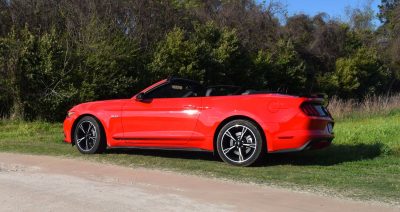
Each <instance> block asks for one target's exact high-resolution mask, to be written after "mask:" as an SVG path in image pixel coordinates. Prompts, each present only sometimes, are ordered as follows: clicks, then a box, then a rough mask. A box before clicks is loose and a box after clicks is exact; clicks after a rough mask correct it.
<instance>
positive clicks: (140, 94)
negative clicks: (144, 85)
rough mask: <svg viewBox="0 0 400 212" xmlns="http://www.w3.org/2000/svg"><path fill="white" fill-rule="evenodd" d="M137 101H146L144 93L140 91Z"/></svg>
mask: <svg viewBox="0 0 400 212" xmlns="http://www.w3.org/2000/svg"><path fill="white" fill-rule="evenodd" d="M135 99H136V101H139V102H143V101H144V93H139V94H138V95H136V98H135Z"/></svg>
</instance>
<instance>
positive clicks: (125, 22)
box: [0, 0, 400, 121]
mask: <svg viewBox="0 0 400 212" xmlns="http://www.w3.org/2000/svg"><path fill="white" fill-rule="evenodd" d="M398 2H399V1H397V0H382V3H381V6H380V9H381V10H380V13H379V14H378V16H379V17H380V18H381V20H382V21H383V25H382V26H380V27H378V28H375V26H374V25H373V18H374V15H373V13H372V12H371V11H372V10H371V7H370V6H369V5H367V6H365V7H363V8H348V9H347V13H348V16H349V20H348V21H347V22H344V21H341V20H337V19H332V18H330V17H329V16H328V15H326V14H324V13H320V14H317V15H315V16H309V15H305V14H298V15H293V16H287V15H286V13H285V9H284V6H282V4H280V3H279V2H270V3H266V2H264V3H259V2H258V1H254V0H243V1H219V0H217V1H198V0H190V1H178V0H167V1H158V0H149V1H142V0H126V1H120V0H118V1H114V2H113V4H109V3H108V2H107V1H93V0H72V1H70V0H46V1H44V0H33V1H29V2H26V1H24V0H0V74H1V75H0V116H1V117H11V118H14V119H46V120H53V121H54V120H60V119H62V118H63V117H64V114H65V113H66V111H67V110H68V109H69V108H70V107H71V106H72V105H74V104H77V103H80V102H85V101H92V100H99V99H109V98H126V97H130V96H132V95H133V94H134V93H136V92H138V91H139V90H140V89H142V88H143V87H145V86H146V85H148V84H150V83H152V82H155V81H158V80H160V79H162V78H165V77H167V76H170V75H176V76H181V77H188V78H191V79H195V80H200V81H203V83H206V84H236V85H241V86H244V87H246V88H249V89H263V90H270V91H279V92H287V93H292V94H298V93H306V94H308V93H327V94H329V95H337V96H338V97H341V98H356V99H363V97H364V96H365V95H370V94H377V95H380V94H388V93H391V92H398V91H400V56H399V55H400V54H399V51H400V45H399V44H400V38H399V37H398V36H397V35H398V34H399V33H400V24H399V23H400V21H399V20H400V5H399V3H398ZM283 17H285V20H284V21H280V20H282V19H283Z"/></svg>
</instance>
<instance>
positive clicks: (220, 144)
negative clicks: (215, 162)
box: [217, 119, 263, 166]
mask: <svg viewBox="0 0 400 212" xmlns="http://www.w3.org/2000/svg"><path fill="white" fill-rule="evenodd" d="M262 149H263V139H262V137H261V133H260V131H259V129H258V128H257V127H256V125H255V124H254V123H252V122H250V121H247V120H242V119H238V120H233V121H230V122H228V123H227V124H226V125H224V126H223V127H222V129H221V130H220V131H219V134H218V138H217V150H218V154H219V156H220V157H221V159H222V160H223V161H225V162H227V163H229V164H232V165H235V166H250V165H252V164H254V163H255V162H256V161H257V160H258V159H259V158H260V157H261V155H262V152H263V151H262Z"/></svg>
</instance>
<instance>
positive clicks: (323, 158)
mask: <svg viewBox="0 0 400 212" xmlns="http://www.w3.org/2000/svg"><path fill="white" fill-rule="evenodd" d="M383 148H384V145H383V144H381V143H374V144H355V145H348V144H333V145H331V146H330V147H328V148H326V149H322V150H310V151H304V152H295V153H282V154H268V156H267V157H266V158H264V160H262V161H260V163H259V164H257V165H258V166H274V165H297V166H315V165H317V166H332V165H336V164H340V163H345V162H352V161H361V160H369V159H373V158H376V157H378V156H380V155H381V154H383Z"/></svg>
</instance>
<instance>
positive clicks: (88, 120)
mask: <svg viewBox="0 0 400 212" xmlns="http://www.w3.org/2000/svg"><path fill="white" fill-rule="evenodd" d="M74 142H75V145H76V146H77V148H78V150H79V152H81V153H83V154H95V153H103V152H104V151H105V149H106V147H107V143H106V138H105V133H104V130H103V128H102V127H101V125H100V123H99V122H98V121H97V120H96V119H95V118H93V117H92V116H84V117H82V118H81V119H80V120H79V121H78V123H77V124H76V125H75V129H74Z"/></svg>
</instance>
